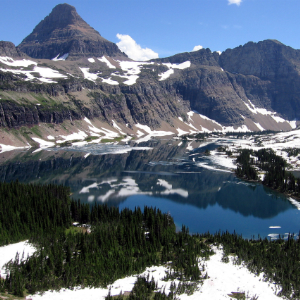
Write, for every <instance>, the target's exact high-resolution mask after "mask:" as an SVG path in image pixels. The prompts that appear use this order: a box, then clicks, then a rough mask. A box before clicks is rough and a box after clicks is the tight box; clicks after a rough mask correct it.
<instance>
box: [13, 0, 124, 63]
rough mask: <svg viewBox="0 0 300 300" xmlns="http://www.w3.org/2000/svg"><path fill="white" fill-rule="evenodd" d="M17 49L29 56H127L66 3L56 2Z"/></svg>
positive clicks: (73, 57)
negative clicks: (57, 3) (47, 14)
mask: <svg viewBox="0 0 300 300" xmlns="http://www.w3.org/2000/svg"><path fill="white" fill-rule="evenodd" d="M18 48H19V49H20V50H21V51H23V52H24V53H26V54H28V55H29V56H30V57H32V58H45V59H52V58H55V57H58V58H59V57H61V56H63V55H66V56H67V55H68V56H67V57H68V59H73V60H74V59H78V58H80V57H90V56H99V57H100V56H103V55H109V56H113V57H115V56H118V57H126V55H125V54H124V53H122V52H121V51H120V50H119V48H118V47H117V45H116V44H114V43H112V42H110V41H108V40H106V39H105V38H103V37H102V36H101V35H100V33H99V32H98V31H96V30H95V29H94V28H92V27H91V26H89V25H88V24H87V23H86V22H85V21H84V20H83V19H82V18H81V17H80V16H79V15H78V13H77V12H76V9H75V7H73V6H71V5H69V4H66V3H65V4H59V5H57V6H55V7H54V8H53V10H52V12H51V13H50V14H49V16H47V17H46V18H45V19H44V20H42V21H41V22H40V23H39V24H38V25H37V26H36V27H35V28H34V30H33V32H32V33H31V34H30V35H29V36H27V37H26V38H25V39H24V40H23V41H22V43H21V44H20V45H19V46H18Z"/></svg>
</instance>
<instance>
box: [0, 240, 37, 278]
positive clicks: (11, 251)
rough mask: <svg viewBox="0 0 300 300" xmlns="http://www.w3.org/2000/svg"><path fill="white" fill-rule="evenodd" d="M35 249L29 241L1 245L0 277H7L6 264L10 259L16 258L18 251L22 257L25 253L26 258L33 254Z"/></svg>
mask: <svg viewBox="0 0 300 300" xmlns="http://www.w3.org/2000/svg"><path fill="white" fill-rule="evenodd" d="M35 251H36V249H35V248H34V247H33V246H32V245H30V244H28V243H27V241H25V242H19V243H15V244H10V245H7V246H3V247H0V277H2V278H5V277H6V273H5V268H4V265H5V264H6V263H8V262H9V261H10V260H14V259H15V257H16V254H17V252H18V253H19V257H20V258H21V257H22V255H23V253H24V258H25V259H26V258H27V256H31V255H32V254H33V253H34V252H35Z"/></svg>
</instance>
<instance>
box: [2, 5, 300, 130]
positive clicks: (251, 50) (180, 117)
mask: <svg viewBox="0 0 300 300" xmlns="http://www.w3.org/2000/svg"><path fill="white" fill-rule="evenodd" d="M64 9H66V10H67V14H68V18H66V19H63V20H60V17H61V16H62V15H63V14H62V11H63V10H64ZM49 19H52V21H51V20H50V21H51V22H50V21H49ZM53 20H56V21H55V23H56V25H55V26H56V27H55V26H54V28H53V27H51V26H48V25H47V24H48V23H49V22H50V24H51V23H53ZM59 20H60V21H59ZM45 24H46V25H47V26H46V25H45ZM74 24H75V25H74ZM47 28H48V31H47V30H46V29H47ZM68 28H69V29H70V28H71V30H70V32H69V35H68V34H67V35H65V34H64V33H65V32H68ZM86 32H88V33H89V34H88V36H89V37H95V40H97V39H99V37H100V40H101V41H103V40H104V39H103V38H102V37H101V36H100V34H99V33H98V32H97V31H95V30H94V29H93V28H91V27H90V26H89V25H88V24H87V23H86V22H84V21H83V20H82V19H81V18H80V16H79V15H78V14H77V12H76V10H75V8H73V7H72V6H69V5H67V4H63V5H59V6H58V8H57V7H55V8H54V9H53V11H52V13H51V14H50V15H49V16H48V17H46V18H45V19H44V20H43V21H42V22H41V23H40V24H39V25H37V26H36V28H35V29H34V31H33V33H32V35H30V36H28V37H27V38H26V39H28V40H31V41H30V42H29V45H30V43H32V42H33V41H34V36H38V37H39V39H40V41H41V44H40V45H38V46H37V48H36V49H40V48H39V47H42V48H43V47H44V48H43V49H46V48H47V45H48V44H47V43H48V42H49V36H54V37H55V39H56V40H55V39H54V40H55V42H54V44H55V45H65V44H64V43H65V40H66V38H69V37H70V36H71V37H72V36H73V35H74V36H76V38H78V37H79V36H84V34H85V33H86ZM26 39H24V41H25V40H26ZM92 39H93V38H92ZM100 40H99V41H100ZM44 42H45V43H44ZM43 43H44V44H43ZM109 43H110V44H113V43H111V42H109ZM2 44H3V46H2V48H3V49H6V50H1V49H2V48H1V45H2ZM2 44H0V98H1V99H0V126H1V127H4V128H5V127H6V128H19V127H20V126H33V125H36V124H42V123H45V124H61V123H64V122H71V123H72V121H74V120H77V121H80V120H83V119H84V118H89V119H91V120H93V119H95V120H98V121H100V122H102V123H103V124H104V123H105V124H108V125H109V126H111V127H110V128H114V130H117V131H118V130H119V129H116V128H117V127H114V125H115V123H114V122H116V123H117V124H118V125H117V126H119V128H120V127H121V128H122V130H121V131H122V132H125V133H130V134H137V133H138V132H141V131H142V132H144V133H146V134H148V133H149V130H150V128H151V129H152V130H153V129H156V130H161V129H163V130H165V131H168V132H173V133H175V134H182V133H183V132H185V133H189V132H197V131H207V130H224V128H222V126H232V129H229V130H234V128H237V127H239V128H240V129H241V130H253V131H256V130H264V129H272V130H289V129H291V128H292V127H294V126H295V124H296V122H289V121H292V120H295V119H296V120H298V119H299V118H300V109H299V108H300V96H299V95H300V91H299V88H300V77H299V70H300V68H299V66H300V55H299V53H300V51H299V50H295V49H292V48H290V47H288V46H285V45H283V44H282V43H280V42H278V41H275V40H266V41H262V42H259V43H252V42H249V43H247V44H246V45H244V46H239V47H237V48H234V49H227V50H226V51H225V52H223V53H221V54H219V53H217V52H211V51H210V49H201V50H199V51H196V52H186V53H180V54H176V55H174V56H172V57H167V58H161V59H155V60H151V61H149V62H134V61H131V60H129V59H128V58H127V57H125V56H120V55H119V54H120V53H121V52H120V51H119V50H118V51H119V52H118V53H119V54H118V55H114V54H112V55H109V53H108V52H99V51H100V50H101V49H102V48H101V49H100V50H99V51H98V50H95V51H94V52H93V53H91V52H88V51H87V52H84V51H83V52H84V53H81V54H80V53H78V52H76V51H77V50H76V51H75V52H73V54H72V52H71V51H70V53H69V56H68V58H67V59H66V57H64V58H62V60H59V61H55V60H54V61H53V60H49V59H31V58H29V57H28V56H27V55H26V54H23V53H22V52H21V49H22V47H21V45H22V44H23V42H22V43H21V45H20V46H19V47H17V48H15V47H14V45H13V44H11V43H6V42H2ZM42 44H43V45H42ZM4 45H5V47H4ZM32 45H34V43H33V44H32ZM113 45H114V46H115V47H117V46H116V45H115V44H113ZM51 47H52V46H51ZM51 47H50V48H49V49H50V50H51V49H52V50H53V48H51ZM29 48H30V47H29ZM29 48H28V49H29ZM96 48H97V47H96ZM96 48H94V49H96ZM7 49H9V50H7ZM32 49H33V48H32ZM61 49H62V48H60V50H59V51H58V50H57V49H56V48H55V52H53V54H51V55H50V56H49V57H53V56H54V55H56V56H57V55H58V54H60V55H62V54H61V53H63V54H66V53H65V52H64V51H65V50H61ZM50 50H49V51H50ZM52 50H51V51H52ZM97 51H98V52H97ZM101 51H102V50H101ZM46 52H47V51H46ZM7 56H9V57H11V59H9V58H7ZM57 58H59V56H58V57H57ZM65 59H66V60H65ZM193 111H194V112H193ZM137 124H142V125H147V126H149V127H150V128H149V130H148V131H147V130H146V131H145V130H144V131H143V129H141V127H136V125H137ZM125 125H126V126H125ZM75 129H77V127H76V128H75ZM75 129H74V130H75ZM227 130H228V129H227ZM121 131H120V132H121Z"/></svg>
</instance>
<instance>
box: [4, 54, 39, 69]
mask: <svg viewBox="0 0 300 300" xmlns="http://www.w3.org/2000/svg"><path fill="white" fill-rule="evenodd" d="M0 62H2V63H3V64H5V65H8V66H11V67H25V68H26V67H29V66H30V65H37V63H36V62H35V61H32V60H27V59H22V60H14V59H12V58H11V57H8V56H1V57H0Z"/></svg>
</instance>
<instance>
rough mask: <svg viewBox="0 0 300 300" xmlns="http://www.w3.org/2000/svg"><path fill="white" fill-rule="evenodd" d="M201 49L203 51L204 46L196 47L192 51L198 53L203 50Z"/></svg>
mask: <svg viewBox="0 0 300 300" xmlns="http://www.w3.org/2000/svg"><path fill="white" fill-rule="evenodd" d="M201 49H203V46H201V45H198V46H195V47H194V49H193V50H192V51H198V50H201Z"/></svg>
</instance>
